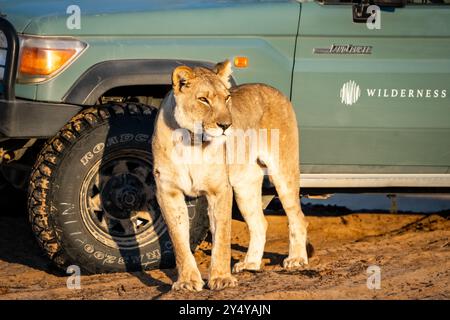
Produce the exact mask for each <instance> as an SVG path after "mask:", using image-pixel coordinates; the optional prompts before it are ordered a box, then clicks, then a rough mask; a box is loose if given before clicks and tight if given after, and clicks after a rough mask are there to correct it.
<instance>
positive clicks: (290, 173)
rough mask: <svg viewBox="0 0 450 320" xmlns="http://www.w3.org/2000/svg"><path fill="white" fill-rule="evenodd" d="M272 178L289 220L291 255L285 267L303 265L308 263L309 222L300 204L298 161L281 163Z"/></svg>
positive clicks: (273, 172)
mask: <svg viewBox="0 0 450 320" xmlns="http://www.w3.org/2000/svg"><path fill="white" fill-rule="evenodd" d="M269 170H270V167H269ZM269 172H270V171H269ZM271 180H272V182H273V184H274V185H275V188H276V190H277V193H278V198H279V199H280V201H281V204H282V205H283V209H284V211H285V212H286V215H287V217H288V221H289V255H288V257H287V258H286V259H285V260H284V261H283V267H284V268H285V269H294V268H298V267H302V266H303V265H306V264H308V254H307V249H306V248H307V227H308V222H307V221H306V219H305V216H304V214H303V212H302V209H301V206H300V194H299V192H300V173H299V169H298V163H296V161H292V160H287V162H286V163H281V164H280V166H279V167H278V168H277V170H272V171H271Z"/></svg>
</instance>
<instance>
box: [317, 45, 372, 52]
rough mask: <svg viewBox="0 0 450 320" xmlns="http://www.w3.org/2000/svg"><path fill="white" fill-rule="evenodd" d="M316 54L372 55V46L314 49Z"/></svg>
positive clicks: (341, 46) (334, 46)
mask: <svg viewBox="0 0 450 320" xmlns="http://www.w3.org/2000/svg"><path fill="white" fill-rule="evenodd" d="M313 53H316V54H372V46H355V45H352V44H346V45H341V44H333V45H331V47H329V48H314V49H313Z"/></svg>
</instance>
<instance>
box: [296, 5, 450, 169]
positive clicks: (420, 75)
mask: <svg viewBox="0 0 450 320" xmlns="http://www.w3.org/2000/svg"><path fill="white" fill-rule="evenodd" d="M408 1H409V2H408V3H407V5H406V6H405V7H403V8H395V9H393V10H392V9H391V11H381V20H380V29H376V28H374V29H369V27H368V26H367V25H366V23H355V22H353V18H352V4H351V3H349V2H339V1H336V0H324V1H323V2H321V3H319V2H305V3H302V4H301V6H302V8H301V17H300V26H299V36H298V38H297V44H296V54H295V67H294V73H293V87H292V102H293V104H294V106H295V108H296V112H297V117H298V120H299V127H300V128H301V129H300V131H301V132H300V134H301V139H302V143H301V163H302V172H303V173H369V172H370V173H445V172H448V171H447V170H448V168H450V0H431V1H430V0H424V1H422V0H408ZM432 2H434V3H432ZM436 2H440V3H439V4H436Z"/></svg>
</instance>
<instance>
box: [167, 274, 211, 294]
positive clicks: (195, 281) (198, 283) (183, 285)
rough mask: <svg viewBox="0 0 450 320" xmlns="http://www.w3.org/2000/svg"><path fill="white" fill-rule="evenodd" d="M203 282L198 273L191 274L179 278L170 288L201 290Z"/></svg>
mask: <svg viewBox="0 0 450 320" xmlns="http://www.w3.org/2000/svg"><path fill="white" fill-rule="evenodd" d="M204 285H205V282H204V281H203V280H202V278H201V276H200V275H197V274H193V275H192V276H191V277H189V278H181V277H180V278H179V279H178V280H177V281H176V282H175V283H174V284H173V285H172V290H187V291H202V289H203V286H204Z"/></svg>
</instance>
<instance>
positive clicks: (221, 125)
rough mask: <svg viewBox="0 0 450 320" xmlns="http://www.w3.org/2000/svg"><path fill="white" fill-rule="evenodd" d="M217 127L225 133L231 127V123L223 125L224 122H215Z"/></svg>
mask: <svg viewBox="0 0 450 320" xmlns="http://www.w3.org/2000/svg"><path fill="white" fill-rule="evenodd" d="M217 125H218V126H219V127H220V128H222V130H223V131H225V130H227V129H228V128H229V127H230V126H231V123H224V122H222V123H220V122H217Z"/></svg>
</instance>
